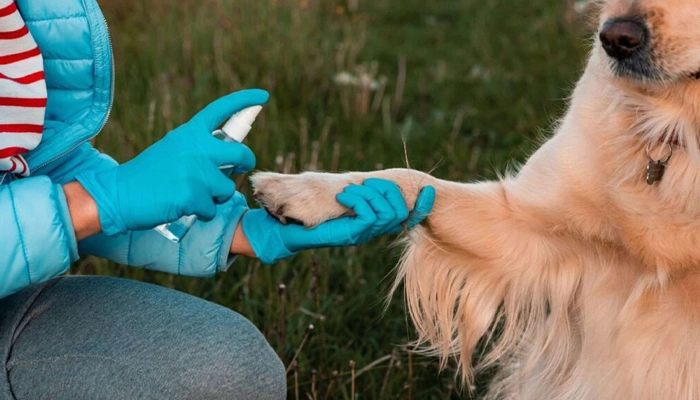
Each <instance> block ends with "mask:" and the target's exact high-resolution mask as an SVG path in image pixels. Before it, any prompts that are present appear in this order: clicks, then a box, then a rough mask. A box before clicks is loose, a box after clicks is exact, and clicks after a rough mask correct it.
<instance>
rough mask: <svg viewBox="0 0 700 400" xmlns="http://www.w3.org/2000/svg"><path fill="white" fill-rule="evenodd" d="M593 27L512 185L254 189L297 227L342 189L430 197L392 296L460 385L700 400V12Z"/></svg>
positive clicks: (507, 391) (695, 7)
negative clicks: (550, 121) (577, 70)
mask: <svg viewBox="0 0 700 400" xmlns="http://www.w3.org/2000/svg"><path fill="white" fill-rule="evenodd" d="M597 25H598V32H597V34H596V36H595V41H594V45H593V48H592V51H591V54H590V58H589V60H588V63H587V66H586V69H585V71H584V73H583V76H582V78H581V79H580V81H579V82H578V84H577V86H576V88H575V90H574V92H573V94H572V96H571V99H570V105H569V109H568V111H567V113H566V114H565V116H564V117H563V118H562V119H561V120H560V121H559V123H558V124H557V126H556V128H555V133H554V135H553V136H552V137H551V138H550V139H548V140H547V141H546V142H545V143H544V144H543V145H542V146H541V148H539V150H537V151H536V152H535V153H534V154H533V155H532V156H531V158H530V159H529V160H528V161H527V163H526V164H525V165H524V166H523V167H522V168H521V169H520V170H519V172H517V173H515V174H512V175H509V176H504V177H503V178H502V179H500V180H499V181H490V182H474V183H455V182H447V181H443V180H438V179H435V178H433V177H431V176H430V175H428V174H424V173H421V172H417V171H413V170H408V169H393V170H385V171H375V172H368V173H346V174H323V173H304V174H301V175H279V174H273V173H258V174H257V175H255V176H254V177H253V178H252V180H253V183H254V186H255V188H256V196H257V198H258V200H259V201H260V202H261V204H262V205H263V206H265V207H266V208H267V209H268V210H269V211H270V212H271V213H273V214H275V215H277V216H278V217H279V218H280V219H282V220H285V219H287V220H290V219H293V220H297V221H301V222H303V223H304V224H305V225H307V226H313V225H315V224H318V223H320V222H323V221H326V220H329V219H332V218H336V217H339V216H342V215H347V213H348V210H347V209H345V208H343V207H342V206H340V205H339V204H338V203H337V202H336V201H335V194H336V193H338V192H340V191H342V189H343V188H344V187H345V186H346V185H348V184H350V183H361V182H362V181H363V180H364V179H366V178H369V177H378V178H385V179H390V180H392V181H395V182H397V183H398V185H399V186H400V188H401V190H402V192H403V194H404V196H405V199H406V201H407V203H408V204H409V206H411V205H412V204H413V203H414V202H415V200H416V197H417V194H418V192H419V190H420V188H421V187H423V186H424V185H427V184H430V185H433V186H434V187H435V188H436V191H437V198H436V203H435V207H434V211H433V212H432V213H431V214H430V216H429V217H428V218H427V219H426V221H425V222H424V223H423V224H422V225H421V226H419V227H417V228H416V229H414V230H413V231H411V232H410V233H409V234H408V235H407V236H408V237H407V238H406V249H405V253H404V254H403V257H402V259H401V262H400V266H399V269H398V277H397V281H396V284H395V286H394V289H396V288H397V287H398V286H399V285H400V284H401V283H403V285H404V290H405V295H406V300H407V306H408V309H409V312H410V315H411V317H412V320H413V322H414V324H415V327H416V329H417V331H418V334H419V340H418V342H419V343H420V344H422V345H423V348H425V349H426V350H427V351H430V352H432V353H434V354H436V355H438V356H440V357H441V358H442V360H443V362H445V360H447V359H448V358H449V357H455V358H456V360H457V362H458V364H459V365H460V366H461V374H462V376H463V378H464V379H465V380H467V381H468V380H469V379H471V377H472V376H473V371H474V370H473V368H486V367H497V368H498V369H499V371H500V372H499V373H498V374H497V376H496V377H495V379H494V381H493V383H492V385H491V388H490V393H489V395H488V398H492V399H537V400H543V399H577V400H578V399H590V400H620V399H634V400H644V399H649V400H652V399H653V400H659V399H669V400H671V399H673V400H679V399H700V268H699V267H700V79H698V78H700V0H608V1H603V2H601V4H600V13H599V23H598V24H597ZM481 340H485V341H487V342H488V343H489V345H488V346H487V350H486V353H485V354H483V355H481V354H480V355H479V357H478V358H477V357H475V356H474V351H475V347H476V346H477V343H479V342H480V341H481ZM473 360H474V361H475V362H476V364H477V365H476V366H473V365H472V362H473Z"/></svg>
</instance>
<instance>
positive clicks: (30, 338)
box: [0, 277, 286, 400]
mask: <svg viewBox="0 0 700 400" xmlns="http://www.w3.org/2000/svg"><path fill="white" fill-rule="evenodd" d="M0 352H1V353H0V356H1V357H2V360H1V361H0V362H1V363H3V364H4V367H5V370H6V373H7V379H0V398H2V399H5V398H9V399H18V400H24V399H32V400H41V399H56V400H62V399H71V400H75V399H96V400H97V399H168V400H177V399H202V400H206V399H226V400H236V399H241V400H251V399H265V400H268V399H272V400H277V399H284V398H285V395H286V378H285V371H284V366H283V365H282V362H281V361H280V360H279V358H278V357H277V355H276V354H275V353H274V351H273V350H272V348H271V347H270V346H269V345H268V343H267V342H266V341H265V338H264V337H263V336H262V334H261V333H260V332H259V331H258V330H257V329H256V328H255V327H254V326H253V325H252V324H251V323H250V322H249V321H248V320H246V319H245V318H243V317H242V316H240V315H239V314H237V313H235V312H233V311H231V310H229V309H226V308H224V307H220V306H218V305H215V304H212V303H209V302H206V301H204V300H201V299H197V298H195V297H192V296H189V295H186V294H183V293H180V292H176V291H173V290H168V289H165V288H161V287H158V286H154V285H149V284H144V283H140V282H135V281H129V280H123V279H115V278H99V277H65V278H58V279H54V280H52V281H50V282H49V283H47V284H44V285H40V286H34V287H31V288H27V289H25V290H24V291H22V292H19V293H18V294H15V295H13V296H10V297H8V298H5V299H2V300H0Z"/></svg>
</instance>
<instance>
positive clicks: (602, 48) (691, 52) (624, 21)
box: [594, 0, 700, 86]
mask: <svg viewBox="0 0 700 400" xmlns="http://www.w3.org/2000/svg"><path fill="white" fill-rule="evenodd" d="M599 15H600V20H599V24H598V35H597V41H596V47H595V50H594V51H596V52H600V54H598V56H599V59H600V60H602V61H603V64H604V65H602V67H603V68H608V69H609V70H610V72H612V73H613V74H614V75H615V76H617V77H620V78H625V79H630V80H634V81H640V82H644V83H646V84H649V83H652V82H658V83H662V84H664V86H668V85H669V84H675V83H681V84H682V83H687V82H688V81H689V80H693V81H698V80H700V0H604V1H602V2H601V3H600V14H599Z"/></svg>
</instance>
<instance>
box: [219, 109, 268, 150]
mask: <svg viewBox="0 0 700 400" xmlns="http://www.w3.org/2000/svg"><path fill="white" fill-rule="evenodd" d="M260 111H262V107H261V106H253V107H248V108H244V109H242V110H241V111H239V112H237V113H236V114H234V115H233V117H231V118H230V119H229V120H228V121H227V122H226V124H224V126H223V128H221V130H222V131H224V133H226V135H227V136H228V137H229V138H231V139H233V140H235V141H237V142H239V143H240V142H242V141H243V139H245V137H246V136H248V132H250V128H251V125H253V122H254V121H255V118H256V117H257V116H258V114H260Z"/></svg>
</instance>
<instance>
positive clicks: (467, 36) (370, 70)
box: [73, 0, 587, 399]
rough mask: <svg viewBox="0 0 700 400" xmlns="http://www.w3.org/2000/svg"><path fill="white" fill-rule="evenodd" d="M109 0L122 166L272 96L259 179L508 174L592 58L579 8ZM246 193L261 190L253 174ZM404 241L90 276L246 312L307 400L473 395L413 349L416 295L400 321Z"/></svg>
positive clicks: (113, 147) (259, 132) (353, 0)
mask: <svg viewBox="0 0 700 400" xmlns="http://www.w3.org/2000/svg"><path fill="white" fill-rule="evenodd" d="M102 3H103V6H104V11H105V14H106V17H107V20H108V22H109V24H110V28H111V32H112V40H113V44H114V53H115V58H116V98H115V105H114V110H113V113H112V116H111V120H110V122H109V123H108V124H107V126H106V128H105V130H104V132H103V133H102V134H101V135H100V136H99V137H98V139H97V141H96V145H97V146H98V147H99V148H100V149H102V150H104V151H106V152H108V153H109V154H111V155H113V156H114V157H115V158H116V159H118V160H119V161H126V160H128V159H130V158H131V157H133V156H134V155H135V154H137V153H138V152H140V151H141V150H143V149H144V148H145V147H146V146H148V145H149V144H151V143H152V142H154V141H156V140H157V139H159V138H160V137H162V136H163V135H164V134H165V133H166V132H167V131H168V130H170V129H172V128H174V127H176V126H178V125H179V124H181V123H183V122H185V121H186V120H187V119H188V118H189V117H190V116H191V115H193V114H194V113H195V112H196V111H198V110H199V109H200V108H202V107H203V106H204V105H206V104H207V103H208V102H210V101H212V100H214V99H215V98H217V97H218V96H221V95H223V94H226V93H229V92H231V91H235V90H238V89H241V88H249V87H261V88H264V89H267V90H268V91H270V92H271V94H272V99H271V101H270V103H269V105H268V106H267V107H266V108H265V110H264V115H263V116H262V117H261V118H259V120H258V122H256V124H255V126H254V130H253V132H252V133H251V135H250V136H249V138H248V142H247V143H248V144H249V145H250V147H251V148H252V149H253V150H254V151H255V152H256V154H257V156H258V168H259V169H263V170H280V171H286V172H298V171H302V170H308V169H321V170H327V171H343V170H373V169H377V168H389V167H402V166H405V158H404V149H403V143H402V142H404V141H405V143H406V146H407V151H408V159H409V161H410V164H411V167H413V168H416V169H420V170H426V171H428V170H433V174H434V175H435V176H437V177H440V178H446V179H451V180H462V181H468V180H474V179H488V178H493V177H495V176H496V174H497V173H498V172H503V171H504V170H505V169H506V168H507V167H508V165H509V164H511V163H512V162H513V160H515V161H524V160H525V158H526V157H527V155H528V154H530V153H531V152H532V151H533V150H534V149H535V148H536V147H537V144H538V143H539V138H540V137H541V136H542V135H543V134H546V133H547V127H548V126H549V125H550V124H551V123H552V122H553V121H554V120H555V119H556V118H557V117H558V116H560V115H561V112H562V110H563V108H564V107H565V101H564V100H565V98H566V96H567V95H568V93H569V91H570V89H571V87H572V85H573V83H574V82H575V80H576V78H577V76H578V74H579V72H580V70H581V68H582V64H583V57H584V56H585V54H586V52H587V47H586V41H585V40H584V38H583V37H582V34H581V33H576V32H575V31H572V30H571V29H570V28H569V27H567V26H565V24H564V22H563V20H562V10H561V7H562V4H561V3H562V1H561V0H539V1H531V0H510V1H502V0H501V1H498V0H481V1H476V0H430V1H419V0H402V1H397V0H372V1H368V0H348V1H345V0H343V1H340V0H293V1H291V0H235V1H234V0H179V1H175V0H172V1H168V0H150V1H136V0H122V1H108V0H105V1H103V2H102ZM237 181H238V182H239V188H240V191H242V192H243V193H247V194H250V193H249V187H248V185H247V181H246V177H238V179H237ZM464 229H469V227H464ZM392 240H393V238H383V239H380V240H377V241H375V242H373V243H372V244H370V245H366V246H362V247H359V248H348V249H334V250H319V251H313V252H306V253H303V254H300V255H299V256H297V257H295V258H293V259H290V260H287V261H285V262H281V263H279V264H277V265H275V266H263V265H260V264H259V263H258V262H256V261H255V260H248V259H239V261H237V263H236V264H235V265H234V266H233V267H232V268H231V270H230V271H229V272H228V273H227V274H222V275H219V276H217V277H216V278H214V279H190V278H184V277H173V276H169V275H164V274H156V273H152V272H149V271H142V270H136V269H131V268H126V267H121V266H115V265H111V264H107V263H104V262H101V261H99V260H95V259H84V260H82V262H81V263H79V264H78V265H77V266H75V267H74V269H73V272H74V273H101V274H110V275H116V276H126V277H131V278H134V279H140V280H144V281H148V282H154V283H158V284H160V285H164V286H168V287H173V288H176V289H178V290H182V291H185V292H188V293H191V294H194V295H196V296H200V297H203V298H205V299H208V300H211V301H213V302H216V303H218V304H221V305H224V306H226V307H229V308H231V309H233V310H235V311H237V312H239V313H241V314H243V315H245V316H246V317H247V318H249V319H250V320H252V321H253V322H254V323H255V324H256V325H257V326H258V328H259V329H260V330H261V331H262V332H263V333H264V334H265V336H266V337H267V338H268V340H269V341H270V343H271V344H272V346H273V347H274V348H275V349H277V351H278V353H279V355H280V357H281V358H282V360H284V362H285V364H287V365H289V363H290V361H291V360H292V358H293V357H294V355H295V353H297V352H298V353H299V355H298V358H297V363H296V367H295V368H292V369H291V370H290V373H289V376H288V377H289V381H288V382H289V398H290V399H350V398H352V397H353V393H354V395H355V398H359V399H399V398H400V399H449V398H464V397H467V394H466V393H465V392H461V393H460V392H459V391H458V389H459V385H457V384H455V380H454V366H453V365H450V366H449V367H448V369H447V370H446V371H443V372H442V373H440V372H439V370H438V365H437V360H436V359H433V358H426V357H422V356H419V355H416V354H411V353H410V352H409V351H408V349H406V348H405V347H404V345H405V344H406V343H408V342H409V341H410V340H411V339H413V338H415V335H414V331H413V328H412V326H411V324H410V322H409V321H408V320H407V317H406V313H405V309H404V305H403V302H402V298H401V296H400V295H397V296H396V298H395V299H393V301H392V302H391V303H390V306H389V308H388V310H387V311H386V312H384V308H383V300H384V298H385V295H386V292H387V290H388V288H389V286H390V283H391V281H392V279H393V274H392V268H393V267H394V265H395V264H396V260H397V257H398V254H399V249H396V248H392V247H391V246H390V245H391V243H392ZM282 284H283V285H285V288H284V289H280V285H282ZM310 324H313V325H314V327H315V329H314V330H313V333H312V334H311V335H310V336H309V337H308V340H307V341H306V343H305V344H304V346H303V348H301V349H300V345H301V343H302V341H303V338H304V336H305V333H306V332H307V328H308V326H309V325H310ZM299 349H300V351H299ZM351 362H354V379H353V368H352V367H351ZM485 378H486V377H484V376H482V377H480V379H478V380H477V384H478V385H477V386H479V387H480V388H481V386H483V384H484V382H485V380H486V379H485ZM474 397H475V398H476V397H478V394H477V395H475V396H474Z"/></svg>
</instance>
